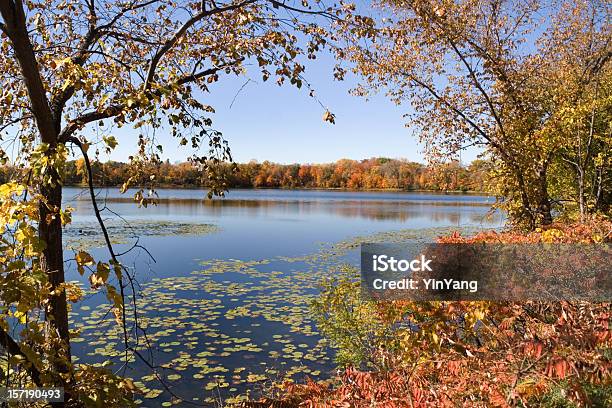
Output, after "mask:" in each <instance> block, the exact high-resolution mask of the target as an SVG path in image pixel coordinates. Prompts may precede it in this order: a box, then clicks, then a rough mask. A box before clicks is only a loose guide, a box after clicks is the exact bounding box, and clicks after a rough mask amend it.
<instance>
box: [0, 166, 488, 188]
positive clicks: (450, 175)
mask: <svg viewBox="0 0 612 408" xmlns="http://www.w3.org/2000/svg"><path fill="white" fill-rule="evenodd" d="M487 166H488V163H487V162H486V161H481V160H475V161H474V162H472V163H471V164H469V165H467V166H464V165H461V164H459V162H456V161H451V162H449V163H441V164H435V165H434V164H432V165H425V164H421V163H415V162H409V161H406V160H399V159H387V158H371V159H364V160H349V159H343V160H338V161H336V162H334V163H326V164H307V163H306V164H278V163H272V162H269V161H264V162H262V163H258V162H256V161H251V162H248V163H238V164H228V163H220V164H218V165H217V166H215V168H214V171H213V172H210V171H209V172H206V171H203V169H202V168H200V167H199V166H197V165H194V163H191V162H184V163H175V164H172V163H170V162H162V163H156V164H150V165H148V166H147V167H146V168H145V169H142V170H143V171H142V176H143V177H144V178H146V179H150V177H151V176H153V177H154V178H155V180H156V181H157V183H159V184H162V185H166V186H177V187H210V186H212V185H213V183H214V182H215V180H213V178H215V177H217V178H220V179H222V180H223V181H224V183H225V186H226V187H228V188H345V189H354V190H371V189H402V190H440V191H468V190H470V191H484V190H485V188H486V183H485V178H486V174H485V173H486V172H487ZM92 170H93V173H94V174H93V177H94V181H95V183H96V184H97V185H99V186H118V185H121V184H122V183H123V182H124V180H126V179H127V178H129V177H130V175H132V174H134V169H133V167H132V166H131V165H130V164H127V163H120V162H113V161H109V162H106V163H103V162H93V163H92ZM16 172H19V169H13V168H10V167H9V166H5V167H4V168H0V181H2V180H9V179H10V178H11V176H12V175H13V174H14V173H16ZM64 177H65V184H67V185H80V184H86V178H87V174H86V171H85V166H84V163H83V160H76V161H69V162H68V163H66V168H65V175H64Z"/></svg>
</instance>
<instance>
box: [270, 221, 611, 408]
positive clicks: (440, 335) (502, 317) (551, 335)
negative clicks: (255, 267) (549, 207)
mask: <svg viewBox="0 0 612 408" xmlns="http://www.w3.org/2000/svg"><path fill="white" fill-rule="evenodd" d="M611 236H612V223H611V222H610V221H606V220H597V221H591V222H587V223H584V224H574V225H560V224H554V225H552V226H550V227H549V228H546V229H544V230H537V231H534V232H531V233H529V234H526V235H524V234H519V233H514V232H502V233H498V232H482V233H479V234H477V235H475V236H473V237H469V238H468V237H463V236H461V235H460V234H459V233H454V234H452V235H451V236H446V237H441V238H440V239H439V242H447V243H475V242H487V243H517V242H524V243H539V242H557V243H562V242H563V243H570V242H590V243H602V242H603V243H609V242H610V241H611V240H612V237H611ZM343 284H344V283H343ZM355 285H356V286H353V287H352V289H357V290H355V291H354V293H358V283H356V284H355ZM330 290H334V291H336V293H337V292H342V290H343V288H342V287H340V285H336V286H335V287H334V286H333V285H332V286H329V287H327V288H326V289H325V291H324V294H323V296H329V293H325V292H326V291H327V292H329V291H330ZM346 293H349V291H347V292H345V295H344V297H342V296H341V297H333V299H334V301H333V302H330V305H328V309H327V311H326V312H327V313H331V314H332V315H333V314H334V313H338V311H339V310H342V308H343V307H344V306H343V305H341V304H342V303H343V301H342V300H340V299H343V298H344V299H345V303H348V301H347V300H346ZM330 299H331V297H330ZM351 301H353V302H354V301H355V298H353V299H351ZM331 303H333V304H331ZM364 303H366V304H367V302H364ZM339 304H340V306H338V305H339ZM370 305H371V307H372V309H371V310H372V315H371V316H368V317H367V319H364V321H366V320H368V319H369V320H371V319H375V320H377V321H378V323H379V324H380V326H378V329H377V330H374V331H372V332H371V333H370V340H371V339H372V338H374V339H376V341H375V342H373V343H371V344H369V345H368V347H370V349H369V357H371V358H372V359H371V360H370V361H368V362H362V363H361V364H353V365H352V366H349V367H346V368H345V370H344V371H343V372H342V373H341V375H339V376H338V377H337V378H336V379H335V380H334V381H333V382H330V383H315V382H312V381H308V382H306V383H305V384H286V385H285V387H284V388H283V391H282V393H281V395H282V396H281V395H279V396H277V398H276V399H275V398H269V399H267V400H262V401H261V402H260V403H268V404H269V405H270V404H272V403H273V402H275V401H276V402H282V403H285V404H287V406H330V407H331V406H333V407H369V406H372V405H373V404H375V405H376V406H381V407H438V406H468V407H491V406H495V407H510V406H523V407H524V406H602V407H603V406H610V403H611V402H612V401H611V400H610V398H611V395H612V393H611V392H610V380H611V378H612V377H611V371H612V364H611V362H610V345H611V343H612V331H611V329H610V318H611V314H610V305H609V303H606V304H594V303H586V302H576V303H571V302H565V301H563V302H556V303H545V302H535V301H531V302H523V303H511V302H504V303H500V302H498V303H496V302H465V301H464V302H408V301H394V302H378V303H375V304H373V303H371V304H370ZM351 307H352V308H353V310H354V308H355V304H353V305H352V306H351ZM361 310H362V311H363V309H361ZM369 320H368V321H369ZM336 321H340V320H336ZM381 326H382V327H383V329H382V330H381V329H380V327H381ZM370 327H373V326H372V325H370ZM342 330H343V329H342V328H338V329H337V330H336V329H334V330H332V329H330V328H329V327H328V326H327V327H325V326H324V329H323V330H322V331H323V332H324V334H327V335H330V334H331V337H332V340H334V341H332V343H334V344H335V345H336V346H342V341H341V340H342V335H341V334H338V333H342ZM341 351H342V350H341Z"/></svg>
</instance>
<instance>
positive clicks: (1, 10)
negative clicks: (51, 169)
mask: <svg viewBox="0 0 612 408" xmlns="http://www.w3.org/2000/svg"><path fill="white" fill-rule="evenodd" d="M0 14H1V15H2V18H3V19H4V22H5V25H6V26H5V30H6V34H7V36H8V37H9V39H10V40H11V44H12V48H13V50H14V51H15V58H16V59H17V61H18V62H19V66H20V68H21V74H22V76H23V79H24V82H25V86H26V89H27V90H28V95H29V99H30V104H31V107H32V113H33V114H34V117H35V118H36V125H37V127H38V130H39V132H40V136H41V138H42V141H43V142H44V143H48V144H49V145H52V146H53V145H54V144H55V143H56V142H57V133H58V132H59V129H56V124H55V123H54V121H53V115H52V112H51V108H50V106H49V101H48V99H47V94H46V90H45V87H44V85H43V82H42V79H41V77H40V69H39V67H38V62H37V61H36V56H35V55H34V48H33V46H32V43H31V41H30V37H29V36H28V30H27V27H26V17H25V11H24V10H23V4H22V3H21V2H19V4H16V3H15V2H13V1H7V0H3V1H0ZM57 127H59V124H58V126H57Z"/></svg>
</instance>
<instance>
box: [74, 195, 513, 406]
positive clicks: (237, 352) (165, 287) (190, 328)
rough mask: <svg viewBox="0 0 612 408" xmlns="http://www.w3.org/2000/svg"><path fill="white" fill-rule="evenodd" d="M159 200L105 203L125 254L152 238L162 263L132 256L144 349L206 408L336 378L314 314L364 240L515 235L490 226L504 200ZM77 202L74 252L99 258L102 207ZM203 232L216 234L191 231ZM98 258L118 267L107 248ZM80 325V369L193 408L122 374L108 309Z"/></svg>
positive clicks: (78, 309) (78, 319)
mask: <svg viewBox="0 0 612 408" xmlns="http://www.w3.org/2000/svg"><path fill="white" fill-rule="evenodd" d="M159 196H160V200H159V204H158V205H157V206H150V207H149V208H138V207H137V206H136V205H135V204H134V203H133V202H132V200H131V198H130V197H129V195H121V194H119V193H118V191H117V190H116V189H113V190H100V191H98V200H99V202H100V205H101V206H103V207H104V208H107V209H106V210H105V211H104V216H105V218H106V219H107V222H108V223H109V225H110V226H111V229H110V231H111V234H114V235H116V236H115V237H114V239H115V240H116V241H118V242H119V244H117V245H116V248H117V251H118V252H122V251H125V250H127V249H129V248H130V247H131V246H132V244H133V243H134V242H135V241H136V238H135V237H136V236H140V238H139V241H138V243H139V244H140V245H142V246H143V247H145V248H146V249H147V250H148V251H149V252H150V254H151V255H152V256H153V258H154V259H153V258H151V256H149V255H148V254H147V252H145V251H144V250H141V249H138V248H137V249H135V250H133V251H131V252H129V253H128V254H126V255H125V256H123V257H122V262H123V263H124V264H125V265H127V266H128V267H129V268H130V270H131V271H132V273H134V275H135V277H136V279H137V281H138V282H139V284H140V290H139V292H140V295H139V296H138V297H137V304H138V309H139V310H140V313H141V319H140V321H139V323H140V325H141V326H143V328H144V330H137V331H136V333H137V334H138V338H139V342H138V346H137V347H139V351H140V352H141V354H142V356H143V357H145V358H147V359H148V360H149V361H151V362H152V363H153V364H154V365H161V366H163V368H160V369H158V370H156V371H157V375H159V376H161V377H162V378H164V381H165V382H166V383H167V384H168V385H170V387H171V389H172V392H173V393H175V394H176V395H179V396H181V397H183V398H186V399H188V400H190V401H192V402H195V403H199V404H207V403H211V402H212V401H213V399H216V400H218V399H219V398H221V399H226V398H232V397H235V396H236V395H239V394H241V393H244V392H245V391H246V390H248V389H251V390H258V389H260V388H261V387H264V386H265V384H266V381H267V379H268V378H273V379H285V378H292V379H295V380H299V379H302V378H303V377H304V376H310V377H315V378H325V377H328V376H329V375H330V373H331V370H332V369H333V367H334V365H333V361H332V357H333V350H330V349H329V348H328V347H327V345H326V343H325V341H324V340H322V339H321V337H320V336H319V335H318V333H317V332H316V326H315V325H314V323H313V322H312V321H311V319H310V317H309V314H308V304H309V301H310V299H311V298H312V296H314V295H316V292H317V284H318V282H319V281H320V280H321V279H322V278H325V277H329V276H333V275H334V274H337V273H338V270H339V269H340V265H341V264H343V263H349V264H354V265H358V263H357V260H358V258H357V256H356V249H355V247H354V245H348V244H347V243H349V242H352V243H354V242H357V241H355V237H374V236H378V238H377V239H382V240H384V239H385V236H384V235H380V234H381V233H387V232H390V231H400V230H413V234H412V235H411V237H412V238H409V239H431V238H432V237H435V235H436V233H438V234H439V233H443V231H446V230H447V229H448V228H454V229H457V228H459V229H462V228H470V229H474V228H477V229H479V228H498V227H501V226H502V224H503V217H502V216H501V215H500V214H499V213H494V214H489V210H490V205H491V204H492V203H493V199H492V198H490V197H485V196H479V195H456V194H448V195H445V194H431V193H399V192H389V193H387V192H345V191H317V190H307V191H288V190H233V191H231V192H230V193H229V194H227V197H226V198H215V199H213V200H212V201H210V200H206V199H205V192H204V191H200V190H179V189H164V190H159ZM64 198H65V201H66V203H67V204H68V205H70V206H72V207H73V208H74V209H75V211H74V215H73V225H72V226H71V227H69V228H68V230H67V231H66V233H65V235H66V239H67V240H69V241H70V242H71V246H72V247H73V248H78V247H79V246H80V245H83V246H91V242H96V240H95V239H94V238H96V237H93V236H92V235H91V234H89V233H90V232H91V233H92V234H93V232H92V231H94V232H95V231H96V229H95V219H94V216H93V213H92V207H91V203H90V202H89V199H88V198H89V196H88V195H87V194H86V193H85V192H84V191H82V190H81V189H77V188H67V189H66V190H65V193H64ZM203 224H208V225H211V226H214V227H215V231H214V232H210V233H203V230H201V229H200V230H197V229H196V230H193V231H191V230H190V226H194V225H195V226H201V225H203ZM128 225H132V226H133V229H132V230H130V228H129V227H128ZM129 231H133V232H132V233H129ZM377 234H378V235H377ZM432 234H433V235H432ZM97 239H98V241H97V242H98V244H99V236H98V237H97ZM372 239H375V238H372ZM88 240H89V241H91V242H90V244H89V245H88V244H87V242H88ZM334 243H344V244H340V245H339V246H338V247H333V246H331V244H334ZM89 250H90V252H92V254H93V255H94V256H95V257H96V258H97V259H101V260H107V259H108V255H107V253H106V252H105V251H104V250H103V249H102V248H94V249H91V248H90V249H89ZM330 254H332V255H334V256H329V255H330ZM71 257H72V254H71V253H70V251H67V258H71ZM71 268H72V269H70V270H69V278H70V279H73V280H78V281H81V282H83V284H84V286H86V277H87V276H85V277H80V276H79V275H78V274H77V273H76V271H75V270H74V266H71ZM72 317H73V319H74V321H75V323H76V324H77V325H79V326H80V327H81V333H82V337H83V339H84V340H83V341H81V342H76V343H75V344H74V346H73V347H74V352H75V355H77V356H79V358H80V359H81V361H87V362H93V363H103V362H105V361H108V362H109V363H110V365H109V367H110V368H113V369H115V370H119V369H122V368H124V369H125V371H120V373H122V374H124V375H127V376H130V377H133V378H134V379H135V380H137V381H139V386H140V387H141V388H142V389H144V395H142V396H141V397H140V400H141V401H142V402H141V405H142V406H150V407H158V406H168V403H170V404H172V403H174V404H176V405H177V406H183V405H184V404H185V403H184V402H179V401H177V400H176V399H173V397H172V395H171V393H169V392H168V391H165V390H164V389H163V387H162V386H161V385H160V384H159V381H157V379H156V378H155V375H154V374H153V372H152V370H151V369H150V368H148V367H147V365H146V364H145V363H143V362H142V361H140V360H138V359H137V360H136V361H133V362H132V363H131V364H129V366H128V367H127V368H125V367H122V365H121V363H120V357H121V352H120V351H121V350H122V344H121V336H120V333H119V330H118V328H117V326H116V324H115V323H114V321H113V320H112V319H111V318H110V317H109V313H108V306H107V304H106V302H105V301H104V298H103V297H102V296H100V295H98V296H90V297H87V299H86V300H85V301H84V302H82V303H80V304H78V305H75V307H74V309H73V314H72ZM132 323H133V320H130V324H132ZM145 344H146V346H145ZM107 364H108V363H107ZM164 403H166V405H162V404H164Z"/></svg>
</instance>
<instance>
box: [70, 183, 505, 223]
mask: <svg viewBox="0 0 612 408" xmlns="http://www.w3.org/2000/svg"><path fill="white" fill-rule="evenodd" d="M71 193H72V191H71ZM104 193H105V194H100V195H99V198H98V199H99V200H100V201H101V202H103V203H105V204H106V205H107V206H109V207H112V208H113V210H115V211H117V212H119V213H121V215H123V216H134V215H137V214H138V211H136V209H135V205H134V202H133V200H132V199H131V197H129V196H126V195H123V196H118V195H117V194H116V192H112V191H109V192H106V191H105V192H104ZM326 194H329V195H330V197H329V199H325V195H326ZM198 195H199V197H196V196H198ZM203 195H204V194H203V192H202V191H197V190H195V191H194V190H162V192H161V198H160V199H159V200H158V201H157V206H154V207H152V208H149V209H146V210H144V209H141V210H140V213H141V214H142V213H145V212H146V215H147V216H151V217H157V216H172V217H177V216H178V217H188V218H201V217H213V218H224V217H232V216H233V217H249V218H253V217H258V218H271V217H272V218H274V217H286V218H287V217H288V218H292V217H297V218H303V217H312V216H317V215H319V216H320V215H326V216H331V217H340V218H359V219H365V220H372V221H376V220H395V221H400V222H406V221H408V220H411V219H422V218H426V219H429V220H430V221H431V222H433V223H435V224H440V223H449V224H453V225H457V224H487V225H496V224H497V225H499V224H500V223H501V222H502V221H503V219H502V216H501V214H500V213H499V212H491V211H490V207H491V204H492V200H491V199H490V198H489V197H484V196H476V195H468V196H461V195H440V194H429V193H388V194H387V193H365V192H341V193H338V192H329V193H326V192H321V191H312V192H311V191H298V192H290V191H276V190H263V191H261V190H253V191H244V190H240V191H238V192H235V193H234V194H233V195H232V193H230V196H231V198H216V199H213V200H208V199H205V198H203ZM69 196H70V195H69ZM235 196H237V197H236V198H235ZM74 197H75V195H74V194H73V195H72V197H71V198H72V200H70V202H71V205H72V206H73V207H75V209H76V210H77V211H76V213H77V214H87V213H88V212H91V207H90V203H89V201H88V199H87V197H86V196H85V197H84V196H80V197H78V199H76V200H74Z"/></svg>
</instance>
